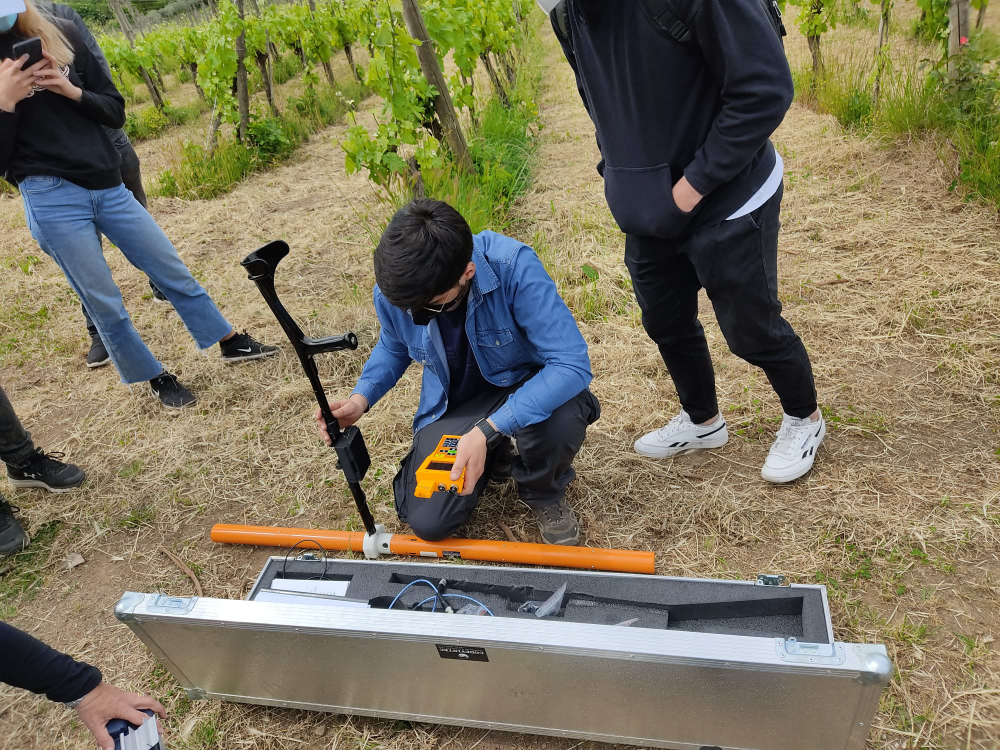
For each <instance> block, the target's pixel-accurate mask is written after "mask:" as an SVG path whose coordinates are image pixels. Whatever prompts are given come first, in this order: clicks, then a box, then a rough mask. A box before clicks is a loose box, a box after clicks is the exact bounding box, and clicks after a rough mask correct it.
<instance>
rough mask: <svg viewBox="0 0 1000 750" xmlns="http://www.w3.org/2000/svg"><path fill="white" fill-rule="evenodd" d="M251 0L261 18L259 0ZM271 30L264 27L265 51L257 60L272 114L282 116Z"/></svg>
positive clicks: (258, 16) (259, 53) (253, 7)
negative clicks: (277, 93) (273, 60)
mask: <svg viewBox="0 0 1000 750" xmlns="http://www.w3.org/2000/svg"><path fill="white" fill-rule="evenodd" d="M249 1H250V10H252V11H253V14H254V15H255V16H257V18H260V17H261V15H260V4H259V3H258V2H257V0H249ZM271 47H272V45H271V32H270V31H268V30H267V27H265V28H264V51H263V52H257V53H256V55H255V58H256V62H257V70H259V71H260V78H261V81H262V82H263V84H264V96H266V97H267V104H268V106H269V107H270V108H271V114H272V115H273V116H274V117H281V112H280V111H279V110H278V104H277V102H276V101H275V98H274V66H273V63H272V60H271Z"/></svg>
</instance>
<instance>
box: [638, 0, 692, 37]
mask: <svg viewBox="0 0 1000 750" xmlns="http://www.w3.org/2000/svg"><path fill="white" fill-rule="evenodd" d="M700 7H701V0H642V10H643V12H644V13H645V14H646V18H647V20H648V21H649V23H650V25H651V26H652V27H653V30H654V31H655V32H656V33H657V34H659V35H660V36H663V37H666V38H668V39H673V40H674V41H676V42H680V43H681V44H691V42H693V41H694V32H692V31H691V20H692V19H693V18H694V16H695V14H696V13H697V12H698V9H699V8H700Z"/></svg>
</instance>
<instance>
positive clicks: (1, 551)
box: [0, 532, 31, 558]
mask: <svg viewBox="0 0 1000 750" xmlns="http://www.w3.org/2000/svg"><path fill="white" fill-rule="evenodd" d="M29 544H31V537H30V536H28V534H27V532H25V534H24V538H23V539H22V540H21V541H20V542H19V543H18V544H17V546H16V547H2V548H0V558H2V557H11V556H12V555H16V554H17V553H18V552H24V550H26V549H28V545H29Z"/></svg>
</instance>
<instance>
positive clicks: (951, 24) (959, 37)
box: [948, 0, 971, 78]
mask: <svg viewBox="0 0 1000 750" xmlns="http://www.w3.org/2000/svg"><path fill="white" fill-rule="evenodd" d="M970 32H971V29H970V28H969V0H951V2H950V3H949V6H948V77H949V78H955V77H956V76H957V75H958V66H957V65H956V63H957V61H958V56H959V55H960V54H962V47H964V46H965V45H966V44H968V43H969V33H970Z"/></svg>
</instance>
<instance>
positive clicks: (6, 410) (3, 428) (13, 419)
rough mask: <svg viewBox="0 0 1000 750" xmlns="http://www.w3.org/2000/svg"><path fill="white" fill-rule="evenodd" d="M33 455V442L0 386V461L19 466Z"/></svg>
mask: <svg viewBox="0 0 1000 750" xmlns="http://www.w3.org/2000/svg"><path fill="white" fill-rule="evenodd" d="M34 456H35V444H34V443H33V442H31V435H30V434H29V433H28V431H27V430H26V429H24V425H22V424H21V420H20V419H18V418H17V414H15V413H14V407H13V406H11V405H10V400H9V399H8V398H7V394H6V393H4V392H3V388H0V461H3V462H4V463H5V464H8V465H9V466H13V467H16V468H21V467H22V466H24V465H25V464H26V463H28V460H29V459H31V458H34Z"/></svg>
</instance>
